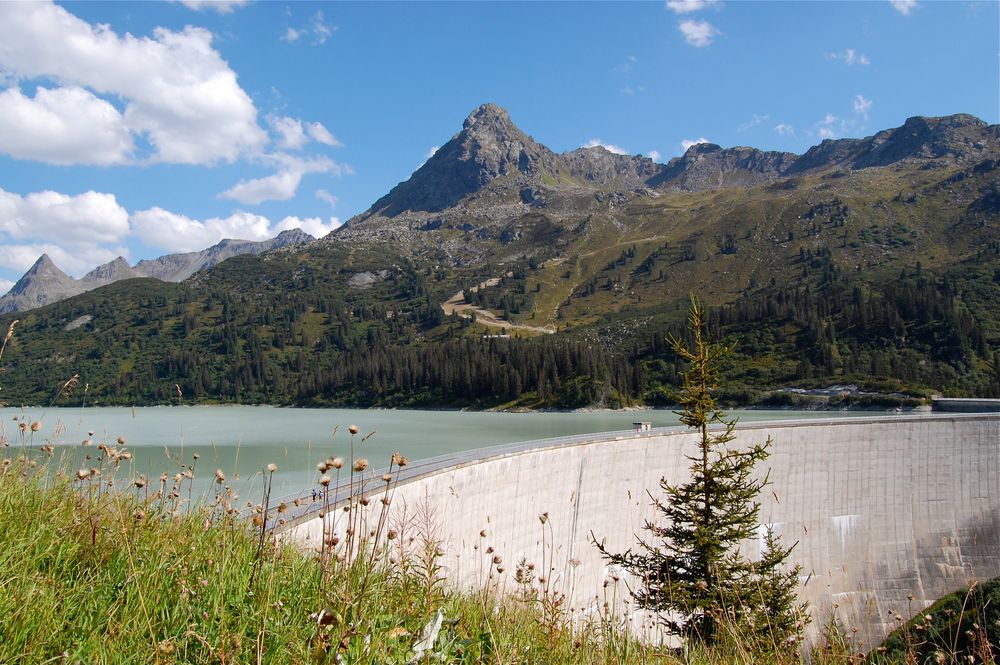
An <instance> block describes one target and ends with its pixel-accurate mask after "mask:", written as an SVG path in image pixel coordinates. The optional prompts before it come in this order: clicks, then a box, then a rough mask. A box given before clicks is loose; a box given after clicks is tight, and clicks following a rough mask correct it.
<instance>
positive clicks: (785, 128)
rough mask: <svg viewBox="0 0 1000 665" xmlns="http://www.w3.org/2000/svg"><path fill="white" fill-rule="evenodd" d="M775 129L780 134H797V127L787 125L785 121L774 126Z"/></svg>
mask: <svg viewBox="0 0 1000 665" xmlns="http://www.w3.org/2000/svg"><path fill="white" fill-rule="evenodd" d="M774 131H776V132H778V134H779V135H780V136H795V128H794V127H792V126H791V125H786V124H785V123H781V124H780V125H776V126H775V127H774Z"/></svg>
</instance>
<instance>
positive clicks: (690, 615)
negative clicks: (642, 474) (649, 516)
mask: <svg viewBox="0 0 1000 665" xmlns="http://www.w3.org/2000/svg"><path fill="white" fill-rule="evenodd" d="M703 328H704V321H703V318H702V309H701V305H700V304H699V302H698V300H697V299H695V298H692V299H691V311H690V315H689V334H690V337H691V338H692V340H693V344H692V346H691V347H688V346H685V345H684V344H683V343H682V342H681V340H679V339H677V338H673V337H671V338H670V340H669V341H670V344H671V346H672V347H673V350H674V352H675V353H677V354H678V356H680V357H681V358H682V359H683V360H685V361H686V362H687V363H688V368H687V370H686V371H685V372H684V373H683V375H682V378H683V389H682V391H681V392H680V394H679V395H678V396H677V402H678V404H679V405H680V407H681V412H680V414H679V415H680V420H681V422H682V423H684V424H685V425H687V426H688V427H690V428H691V429H692V430H695V431H696V432H697V433H698V447H697V452H696V454H694V455H690V456H688V459H689V460H690V461H691V478H690V480H688V481H687V482H685V483H683V484H680V485H671V484H669V483H668V482H667V481H666V479H661V480H660V488H661V489H662V490H663V494H664V496H663V497H662V498H658V497H654V496H653V495H652V494H650V498H651V499H652V501H653V506H654V507H655V508H656V510H657V511H658V512H659V513H660V514H661V518H662V520H661V521H659V522H653V521H648V520H647V522H646V524H645V525H644V527H643V529H644V531H646V532H648V533H649V534H650V537H649V539H648V540H644V539H643V538H641V537H638V538H637V540H638V545H637V548H635V549H630V550H628V551H626V552H624V553H611V552H608V551H607V550H606V549H605V547H604V546H603V544H601V543H597V547H598V549H599V550H600V552H601V553H602V554H603V555H604V557H605V558H606V559H607V560H608V561H609V563H612V564H615V565H617V566H619V567H620V568H622V569H624V570H625V571H627V572H628V573H630V574H631V575H632V576H633V578H634V580H635V586H634V587H630V588H631V591H632V596H633V598H634V600H635V601H636V603H637V604H638V605H639V606H640V607H642V608H644V609H647V610H651V611H654V612H657V613H658V614H659V615H660V617H661V621H662V623H663V624H664V625H665V627H666V628H667V629H668V630H669V631H670V632H672V633H674V634H676V635H680V636H682V637H684V638H687V639H696V640H700V641H703V642H705V643H707V644H714V643H717V642H719V641H722V640H724V639H727V638H735V639H740V640H741V641H743V640H747V641H749V640H753V641H754V642H757V643H758V644H760V645H761V646H769V645H770V646H773V647H775V648H784V647H785V646H786V645H788V644H793V643H794V642H795V641H796V638H797V637H798V636H799V634H800V633H801V629H802V626H803V621H804V611H803V610H804V607H803V606H801V605H798V604H797V600H796V595H795V591H796V587H797V584H798V574H799V572H800V571H799V567H798V566H794V567H792V568H790V569H786V568H787V567H786V566H785V562H786V560H787V559H788V555H789V554H790V552H791V547H788V548H785V547H783V546H782V545H781V543H780V540H779V539H778V538H777V536H776V535H775V534H774V533H773V532H772V531H771V529H770V528H765V529H764V530H763V534H762V536H763V541H764V547H763V552H762V555H761V558H760V560H758V561H750V560H748V559H747V558H745V557H744V556H743V555H742V554H741V552H740V543H742V542H743V541H746V540H749V539H751V538H754V539H756V538H759V537H761V534H760V533H759V531H758V529H759V528H760V522H759V519H758V518H759V513H760V503H759V502H758V497H759V495H760V492H761V490H762V489H763V488H764V487H765V486H766V485H767V484H768V478H767V474H765V476H764V477H763V478H760V477H759V476H758V475H755V473H754V467H755V466H756V464H757V463H758V462H762V461H764V460H765V459H767V457H768V449H769V447H770V445H771V440H770V439H768V440H767V442H765V443H763V444H755V445H753V446H750V447H749V448H746V449H738V448H735V447H731V446H730V445H729V444H730V443H731V442H732V441H733V440H734V439H735V438H736V435H735V428H736V420H735V419H733V420H727V419H726V416H725V414H724V413H722V412H721V411H720V410H719V409H718V408H716V403H715V399H714V398H713V397H712V393H713V391H714V390H715V388H716V386H717V384H718V379H719V368H720V365H721V364H722V362H723V361H724V359H725V358H726V356H727V355H729V353H731V348H730V347H727V346H723V345H721V344H715V343H712V342H710V341H709V340H706V339H705V336H704V333H703ZM595 542H596V540H595ZM728 629H732V630H733V631H736V632H733V633H730V632H728Z"/></svg>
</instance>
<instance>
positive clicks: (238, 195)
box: [219, 171, 302, 205]
mask: <svg viewBox="0 0 1000 665" xmlns="http://www.w3.org/2000/svg"><path fill="white" fill-rule="evenodd" d="M300 182H302V173H301V172H300V171H282V172H280V173H275V174H274V175H269V176H265V177H263V178H254V179H252V180H240V182H239V183H238V184H236V185H233V186H232V187H230V188H229V189H227V190H226V191H224V192H222V193H221V194H219V198H223V199H233V200H235V201H239V202H240V203H246V204H249V205H256V204H258V203H263V202H264V201H287V200H288V199H290V198H292V197H293V196H295V192H296V190H298V188H299V183H300Z"/></svg>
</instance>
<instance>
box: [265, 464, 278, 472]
mask: <svg viewBox="0 0 1000 665" xmlns="http://www.w3.org/2000/svg"><path fill="white" fill-rule="evenodd" d="M277 470H278V465H277V464H268V465H267V472H268V473H274V472H275V471H277Z"/></svg>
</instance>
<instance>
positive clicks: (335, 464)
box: [330, 457, 344, 469]
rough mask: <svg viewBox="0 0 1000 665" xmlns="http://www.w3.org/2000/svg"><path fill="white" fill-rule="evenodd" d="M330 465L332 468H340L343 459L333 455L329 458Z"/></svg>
mask: <svg viewBox="0 0 1000 665" xmlns="http://www.w3.org/2000/svg"><path fill="white" fill-rule="evenodd" d="M330 466H332V467H333V468H334V469H340V468H342V467H343V466H344V460H343V458H341V457H334V458H333V459H332V460H330Z"/></svg>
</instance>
